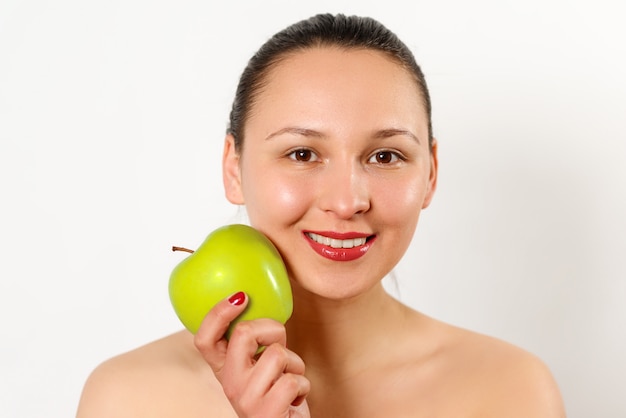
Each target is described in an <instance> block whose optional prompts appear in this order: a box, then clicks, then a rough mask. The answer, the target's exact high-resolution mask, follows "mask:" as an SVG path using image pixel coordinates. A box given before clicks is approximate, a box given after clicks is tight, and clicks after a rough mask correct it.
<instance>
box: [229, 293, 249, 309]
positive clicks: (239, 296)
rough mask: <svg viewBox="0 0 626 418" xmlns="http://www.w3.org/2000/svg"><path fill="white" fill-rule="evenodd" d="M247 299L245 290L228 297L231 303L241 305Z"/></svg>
mask: <svg viewBox="0 0 626 418" xmlns="http://www.w3.org/2000/svg"><path fill="white" fill-rule="evenodd" d="M245 300H246V294H245V293H243V292H237V293H235V294H234V295H232V296H231V297H229V298H228V301H229V302H230V304H231V305H235V306H239V305H241V304H242V303H243V302H244V301H245Z"/></svg>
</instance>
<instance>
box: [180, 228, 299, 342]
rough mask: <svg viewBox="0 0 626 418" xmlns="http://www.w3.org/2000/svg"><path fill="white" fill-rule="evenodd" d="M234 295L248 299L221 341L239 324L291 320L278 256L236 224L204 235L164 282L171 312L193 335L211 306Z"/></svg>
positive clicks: (255, 232)
mask: <svg viewBox="0 0 626 418" xmlns="http://www.w3.org/2000/svg"><path fill="white" fill-rule="evenodd" d="M239 291H243V292H246V294H247V295H248V298H249V301H248V306H247V307H246V309H245V310H244V312H243V313H242V314H241V315H240V316H239V317H237V319H236V320H235V321H234V322H233V323H231V326H230V328H229V330H228V332H227V334H226V336H227V337H228V336H229V335H230V332H231V331H232V328H233V326H234V325H235V324H236V323H237V322H239V321H244V320H250V319H256V318H272V319H275V320H276V321H279V322H281V323H283V324H284V323H285V322H286V321H287V320H288V319H289V317H290V316H291V313H292V310H293V300H292V296H291V286H290V284H289V278H288V276H287V270H286V268H285V264H284V263H283V260H282V258H281V256H280V253H279V252H278V250H277V249H276V247H275V246H274V244H272V242H271V241H270V240H269V239H268V238H267V237H266V236H265V235H263V234H262V233H261V232H260V231H258V230H256V229H254V228H252V227H250V226H247V225H242V224H233V225H226V226H223V227H221V228H218V229H216V230H215V231H213V232H212V233H210V234H209V235H208V236H207V238H206V239H205V241H204V242H203V243H202V245H200V247H199V248H198V249H196V251H193V252H192V254H191V255H189V256H187V257H186V258H185V259H184V260H183V261H181V262H180V263H179V264H178V265H177V266H176V267H175V268H174V270H172V273H171V275H170V280H169V296H170V300H171V302H172V306H173V307H174V311H175V312H176V315H177V316H178V318H179V319H180V321H181V322H182V323H183V325H184V326H185V328H187V329H188V330H189V331H191V332H192V333H194V334H195V333H196V332H197V331H198V328H199V327H200V323H201V322H202V320H203V319H204V317H205V316H206V314H207V313H208V312H209V310H210V309H211V308H212V307H213V306H214V305H215V304H216V303H217V302H219V301H221V300H223V299H225V298H227V297H229V296H230V295H232V294H234V293H236V292H239Z"/></svg>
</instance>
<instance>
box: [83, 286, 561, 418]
mask: <svg viewBox="0 0 626 418" xmlns="http://www.w3.org/2000/svg"><path fill="white" fill-rule="evenodd" d="M372 293H373V294H372V295H371V298H372V299H377V298H381V302H380V303H383V304H384V306H386V308H385V311H380V310H377V309H373V308H372V307H371V305H370V303H371V302H372V301H368V302H367V303H366V305H367V306H369V307H367V306H358V305H360V304H359V303H358V302H355V305H357V306H354V311H356V310H359V311H360V312H361V313H362V315H356V316H349V315H348V314H349V313H348V311H346V310H345V307H344V308H342V312H344V313H345V314H346V317H344V318H345V320H342V318H341V317H333V318H331V319H329V322H331V323H332V325H331V326H328V325H326V326H325V325H323V324H322V322H323V319H320V321H319V322H318V324H316V326H315V327H310V328H307V330H309V331H311V330H314V331H313V332H310V333H309V334H308V337H305V335H302V334H301V333H297V334H296V335H297V336H296V337H294V338H293V341H294V345H293V346H291V345H290V348H291V349H293V350H295V351H298V350H299V347H302V350H301V351H298V352H300V353H302V354H301V355H302V358H303V360H304V362H305V363H306V364H307V372H306V373H305V374H306V376H307V378H308V379H309V380H310V382H311V392H310V393H309V395H308V397H307V403H308V407H309V409H310V414H311V416H313V417H328V418H332V417H363V418H367V417H381V416H394V417H442V418H444V417H451V418H461V417H503V416H506V417H520V418H521V417H530V416H532V417H565V413H564V410H563V405H562V402H561V398H560V395H559V392H558V389H557V387H556V385H555V382H554V380H553V378H552V376H551V374H550V372H549V371H548V369H547V368H546V366H545V365H544V364H543V363H542V362H541V361H540V360H538V359H537V358H536V357H534V356H533V355H531V354H529V353H527V352H525V351H523V350H520V349H519V348H516V347H514V346H511V345H509V344H507V343H505V342H502V341H499V340H496V339H493V338H490V337H487V336H483V335H480V334H476V333H472V332H469V331H467V330H463V329H459V328H456V327H453V326H450V325H447V324H444V323H441V322H439V321H436V320H434V319H432V318H430V317H427V316H425V315H423V314H420V313H418V312H416V311H414V310H411V309H409V308H407V307H406V306H404V305H402V304H400V303H397V302H392V304H391V306H392V308H391V309H390V304H389V301H384V300H385V299H388V298H389V296H388V295H386V294H384V291H383V290H382V289H374V290H372ZM368 299H369V298H368ZM362 302H363V304H365V300H363V301H362ZM354 311H353V313H354ZM383 313H384V314H383ZM354 318H361V320H359V321H355V320H354ZM391 318H393V319H391ZM326 319H328V318H326ZM298 327H299V326H298V318H297V317H296V318H294V319H293V320H292V321H290V323H289V325H288V328H298ZM377 330H379V331H380V333H378V332H377ZM407 331H410V332H407ZM372 334H378V335H381V337H380V338H376V339H373V338H371V337H369V336H371V335H372ZM348 336H350V337H351V338H347V337H348ZM307 347H318V349H316V350H311V349H307ZM77 416H78V418H82V417H91V418H98V417H111V416H115V417H119V418H124V417H154V418H157V417H180V416H184V417H189V418H193V417H198V418H200V417H207V416H215V417H225V418H226V417H231V416H232V417H236V416H237V415H236V414H235V412H234V411H233V408H232V406H231V404H230V402H229V401H228V399H227V398H226V396H225V395H224V392H223V389H222V387H221V385H220V383H219V381H218V380H217V379H216V378H215V375H214V373H213V371H212V370H211V368H210V367H209V366H208V365H207V363H206V362H205V361H204V359H203V358H202V356H201V355H200V353H199V351H198V349H197V348H196V347H195V345H194V337H193V336H192V335H191V334H190V333H188V332H187V331H181V332H179V333H176V334H173V335H171V336H168V337H166V338H164V339H162V340H158V341H156V342H153V343H151V344H148V345H146V346H144V347H140V348H138V349H136V350H134V351H131V352H129V353H126V354H123V355H120V356H118V357H116V358H113V359H111V360H109V361H107V362H105V363H103V364H102V365H101V366H99V367H98V368H97V369H96V370H95V371H94V372H93V374H92V375H91V377H90V378H89V380H88V382H87V384H86V385H85V389H84V393H83V396H82V398H81V402H80V406H79V412H78V415H77Z"/></svg>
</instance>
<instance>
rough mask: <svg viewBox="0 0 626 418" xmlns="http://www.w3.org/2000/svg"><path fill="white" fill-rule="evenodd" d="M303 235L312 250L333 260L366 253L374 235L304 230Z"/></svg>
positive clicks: (373, 239)
mask: <svg viewBox="0 0 626 418" xmlns="http://www.w3.org/2000/svg"><path fill="white" fill-rule="evenodd" d="M304 237H305V239H306V240H307V242H308V243H309V245H310V246H311V248H313V250H314V251H315V252H316V253H318V254H319V255H321V256H322V257H324V258H327V259H329V260H333V261H352V260H356V259H357V258H360V257H362V256H364V255H365V253H367V251H368V250H369V249H370V248H371V247H372V245H373V244H374V241H375V240H376V236H375V235H368V234H363V233H359V232H347V233H346V232H332V231H320V232H312V231H305V232H304Z"/></svg>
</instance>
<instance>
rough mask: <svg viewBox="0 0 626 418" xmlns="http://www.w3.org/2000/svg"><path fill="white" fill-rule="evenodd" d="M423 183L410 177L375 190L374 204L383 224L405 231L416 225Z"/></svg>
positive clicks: (423, 196) (423, 194) (421, 201)
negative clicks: (404, 229)
mask: <svg viewBox="0 0 626 418" xmlns="http://www.w3.org/2000/svg"><path fill="white" fill-rule="evenodd" d="M423 183H424V181H422V179H416V178H415V177H412V178H406V179H403V180H402V181H395V182H394V184H393V185H381V187H378V188H377V189H378V190H377V191H376V193H375V194H373V196H376V202H374V203H375V204H376V207H378V211H379V213H381V214H382V215H381V219H384V223H386V224H388V225H389V226H400V227H401V228H406V229H408V228H409V226H412V225H413V224H416V223H417V220H418V218H419V214H420V211H421V209H422V205H423V202H424V198H425V185H424V184H423Z"/></svg>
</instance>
